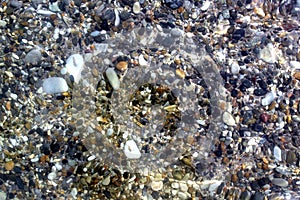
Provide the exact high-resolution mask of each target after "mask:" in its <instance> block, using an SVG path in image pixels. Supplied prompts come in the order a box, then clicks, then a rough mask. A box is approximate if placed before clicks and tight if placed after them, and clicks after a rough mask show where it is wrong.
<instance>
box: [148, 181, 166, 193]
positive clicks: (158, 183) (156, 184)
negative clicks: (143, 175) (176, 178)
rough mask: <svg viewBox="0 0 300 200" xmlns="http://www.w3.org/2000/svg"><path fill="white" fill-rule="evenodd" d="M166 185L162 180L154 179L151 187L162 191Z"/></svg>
mask: <svg viewBox="0 0 300 200" xmlns="http://www.w3.org/2000/svg"><path fill="white" fill-rule="evenodd" d="M163 186H164V183H163V182H162V181H152V182H151V189H152V190H153V191H160V190H161V189H162V188H163Z"/></svg>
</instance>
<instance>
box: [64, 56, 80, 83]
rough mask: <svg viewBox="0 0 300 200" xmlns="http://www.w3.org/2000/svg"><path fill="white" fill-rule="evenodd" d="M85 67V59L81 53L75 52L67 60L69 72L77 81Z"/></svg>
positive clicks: (76, 81)
mask: <svg viewBox="0 0 300 200" xmlns="http://www.w3.org/2000/svg"><path fill="white" fill-rule="evenodd" d="M83 67H84V60H83V57H82V56H81V55H80V54H73V55H71V56H70V57H69V58H68V59H67V61H66V68H67V70H68V73H69V74H70V75H72V76H73V78H74V81H75V83H78V82H79V80H80V78H81V71H82V70H83Z"/></svg>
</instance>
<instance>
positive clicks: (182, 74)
mask: <svg viewBox="0 0 300 200" xmlns="http://www.w3.org/2000/svg"><path fill="white" fill-rule="evenodd" d="M176 75H177V76H179V77H180V78H185V73H184V71H183V70H182V69H176Z"/></svg>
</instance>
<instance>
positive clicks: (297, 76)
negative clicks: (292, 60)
mask: <svg viewBox="0 0 300 200" xmlns="http://www.w3.org/2000/svg"><path fill="white" fill-rule="evenodd" d="M294 77H295V79H297V80H298V81H300V72H296V73H295V74H294Z"/></svg>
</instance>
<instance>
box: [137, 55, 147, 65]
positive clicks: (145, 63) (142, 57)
mask: <svg viewBox="0 0 300 200" xmlns="http://www.w3.org/2000/svg"><path fill="white" fill-rule="evenodd" d="M139 64H140V66H147V65H148V62H147V61H146V60H145V58H144V56H143V54H141V55H139Z"/></svg>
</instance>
